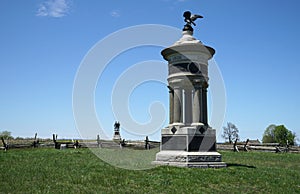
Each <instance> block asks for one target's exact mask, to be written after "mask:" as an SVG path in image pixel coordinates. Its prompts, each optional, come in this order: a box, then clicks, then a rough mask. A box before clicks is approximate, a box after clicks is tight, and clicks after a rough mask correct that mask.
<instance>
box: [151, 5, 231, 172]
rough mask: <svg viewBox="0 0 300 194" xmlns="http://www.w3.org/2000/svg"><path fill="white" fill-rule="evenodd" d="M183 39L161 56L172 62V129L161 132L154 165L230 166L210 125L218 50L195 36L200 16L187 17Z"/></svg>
mask: <svg viewBox="0 0 300 194" xmlns="http://www.w3.org/2000/svg"><path fill="white" fill-rule="evenodd" d="M183 16H184V18H185V19H184V21H185V22H186V25H185V26H184V28H183V32H182V34H183V36H182V38H181V39H180V40H179V41H177V42H175V43H174V44H173V45H172V46H170V47H169V48H165V49H164V50H163V51H162V52H161V54H162V56H163V57H164V59H165V60H166V61H168V68H169V75H168V79H167V80H168V88H169V103H170V104H169V109H170V110H169V114H170V115H169V126H168V127H166V128H164V129H162V131H161V147H160V152H159V153H157V154H156V161H154V162H153V163H154V164H158V165H173V166H181V167H199V168H209V167H213V168H220V167H226V164H225V163H224V162H222V157H221V154H219V153H218V152H217V151H216V130H215V129H212V128H211V127H210V126H209V125H208V118H207V88H208V60H209V59H211V58H212V57H213V55H214V54H215V50H214V49H213V48H211V47H209V46H205V45H204V44H203V43H202V42H201V41H199V40H197V39H195V38H194V37H193V30H194V29H193V28H192V24H193V25H194V26H195V25H196V24H195V23H194V21H195V20H196V19H197V18H203V17H202V16H200V15H192V14H191V12H189V11H187V12H185V13H184V14H183Z"/></svg>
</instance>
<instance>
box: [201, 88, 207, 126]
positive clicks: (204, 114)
mask: <svg viewBox="0 0 300 194" xmlns="http://www.w3.org/2000/svg"><path fill="white" fill-rule="evenodd" d="M202 123H204V125H208V121H207V88H206V87H203V88H202Z"/></svg>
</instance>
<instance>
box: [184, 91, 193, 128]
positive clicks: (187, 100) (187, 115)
mask: <svg viewBox="0 0 300 194" xmlns="http://www.w3.org/2000/svg"><path fill="white" fill-rule="evenodd" d="M184 105H185V106H184V123H185V124H186V125H190V124H191V123H192V121H193V118H192V117H193V116H192V90H191V89H190V88H187V89H185V90H184Z"/></svg>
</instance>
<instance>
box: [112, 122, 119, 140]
mask: <svg viewBox="0 0 300 194" xmlns="http://www.w3.org/2000/svg"><path fill="white" fill-rule="evenodd" d="M113 140H114V141H121V135H120V123H119V122H118V121H116V122H115V124H114V136H113Z"/></svg>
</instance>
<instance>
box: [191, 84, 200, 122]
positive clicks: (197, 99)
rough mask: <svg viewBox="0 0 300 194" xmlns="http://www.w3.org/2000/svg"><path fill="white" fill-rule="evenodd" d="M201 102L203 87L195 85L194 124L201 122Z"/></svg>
mask: <svg viewBox="0 0 300 194" xmlns="http://www.w3.org/2000/svg"><path fill="white" fill-rule="evenodd" d="M201 102H202V88H201V87H200V86H198V85H197V86H195V90H194V96H193V124H197V123H200V122H201Z"/></svg>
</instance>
